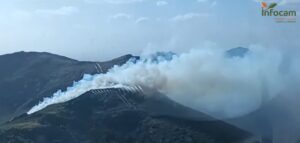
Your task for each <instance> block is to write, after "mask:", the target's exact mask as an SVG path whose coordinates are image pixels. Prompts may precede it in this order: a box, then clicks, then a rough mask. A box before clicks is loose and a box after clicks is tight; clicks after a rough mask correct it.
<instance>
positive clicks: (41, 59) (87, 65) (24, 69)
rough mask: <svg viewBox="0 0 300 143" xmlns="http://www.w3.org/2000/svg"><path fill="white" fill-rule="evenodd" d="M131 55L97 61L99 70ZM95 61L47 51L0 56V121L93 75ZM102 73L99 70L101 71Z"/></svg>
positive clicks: (120, 62) (116, 63) (104, 69)
mask: <svg viewBox="0 0 300 143" xmlns="http://www.w3.org/2000/svg"><path fill="white" fill-rule="evenodd" d="M131 57H132V56H131V55H126V56H123V57H120V58H117V59H114V60H112V61H108V62H98V64H99V65H101V67H102V72H106V71H107V70H108V69H109V68H111V67H112V66H113V65H121V64H124V63H125V62H126V61H127V60H128V59H129V58H131ZM95 65H96V62H81V61H76V60H73V59H69V58H66V57H63V56H58V55H53V54H50V53H37V52H18V53H14V54H7V55H2V56H0V67H1V69H0V123H3V122H4V121H7V120H10V119H12V118H13V117H15V116H17V115H20V114H22V113H25V112H27V111H28V110H29V109H30V108H31V107H32V106H33V105H35V104H37V103H38V102H39V101H41V100H42V99H43V98H44V97H49V96H52V94H53V93H54V92H56V91H57V90H59V89H65V88H66V87H67V86H70V85H72V83H73V81H77V80H79V79H81V78H82V76H83V74H84V73H86V74H94V73H96V72H98V71H99V69H98V71H97V69H96V68H95ZM100 72H101V71H100Z"/></svg>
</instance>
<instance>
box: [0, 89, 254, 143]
mask: <svg viewBox="0 0 300 143" xmlns="http://www.w3.org/2000/svg"><path fill="white" fill-rule="evenodd" d="M182 117H184V118H182ZM248 137H250V134H249V133H247V132H245V131H242V130H240V129H238V128H236V127H234V126H231V125H229V124H226V123H224V122H222V121H219V120H215V119H213V118H211V117H209V116H207V115H205V114H203V113H200V112H197V111H194V110H192V109H190V108H187V107H184V106H182V105H180V104H177V103H175V102H173V101H171V100H170V99H169V98H167V97H166V96H164V95H162V94H160V93H158V92H153V91H150V92H145V91H128V90H123V89H103V90H92V91H89V92H87V93H85V94H83V95H81V96H80V97H78V98H76V99H73V100H71V101H69V102H65V103H61V104H55V105H51V106H49V107H47V108H45V109H43V110H41V111H38V112H36V113H34V114H31V115H26V114H24V115H22V116H20V117H18V118H16V119H14V120H12V121H11V122H7V123H6V124H3V125H2V126H0V142H12V143H16V142H23V143H33V142H34V143H52V142H56V143H82V142H87V143H93V142H105V143H133V142H143V143H158V142H162V143H238V142H241V141H243V140H245V139H246V138H248Z"/></svg>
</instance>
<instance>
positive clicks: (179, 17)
mask: <svg viewBox="0 0 300 143" xmlns="http://www.w3.org/2000/svg"><path fill="white" fill-rule="evenodd" d="M208 16H210V14H208V13H186V14H180V15H177V16H175V17H173V18H172V21H176V22H177V21H187V20H190V19H194V18H199V17H208Z"/></svg>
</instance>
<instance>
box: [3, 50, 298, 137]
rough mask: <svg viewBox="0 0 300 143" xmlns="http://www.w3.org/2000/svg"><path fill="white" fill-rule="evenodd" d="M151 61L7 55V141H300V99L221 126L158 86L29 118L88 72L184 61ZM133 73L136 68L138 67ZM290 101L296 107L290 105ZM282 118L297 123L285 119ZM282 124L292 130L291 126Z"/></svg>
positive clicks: (82, 99)
mask: <svg viewBox="0 0 300 143" xmlns="http://www.w3.org/2000/svg"><path fill="white" fill-rule="evenodd" d="M252 52H253V51H251V50H249V49H247V48H242V47H239V48H234V49H231V50H228V51H226V52H225V53H224V52H223V56H224V58H227V59H229V60H230V61H239V60H241V59H243V58H244V57H247V56H248V55H251V54H253V53H252ZM151 59H152V60H151V61H143V59H141V58H140V57H135V56H132V55H125V56H122V57H120V58H116V59H113V60H111V61H107V62H82V61H76V60H73V59H69V58H66V57H62V56H58V55H53V54H50V53H36V52H18V53H14V54H8V55H2V56H0V66H1V67H3V70H2V68H1V71H0V77H1V78H0V79H1V80H0V102H1V104H0V119H1V121H2V125H0V142H12V143H15V142H16V143H17V142H28V143H36V142H37V143H48V142H49V143H50V142H67V143H68V142H70V143H71V142H72V143H73V142H90V143H94V142H108V143H110V142H111V143H113V142H120V143H121V142H128V143H130V142H149V143H150V142H153V143H156V142H166V143H168V142H170V143H173V142H207V143H213V142H224V143H235V142H251V143H252V142H254V141H257V142H261V143H267V142H274V143H276V142H278V143H280V142H282V141H287V142H290V143H294V142H295V141H298V140H299V138H298V137H299V136H298V135H297V134H296V132H298V131H299V128H298V121H299V118H298V116H294V115H296V114H297V113H296V110H291V109H290V107H294V108H296V107H298V106H297V105H296V103H297V101H298V98H297V96H276V97H274V98H271V99H270V98H269V97H268V96H267V95H268V94H266V95H264V96H262V97H263V98H265V99H263V100H262V101H263V102H266V103H268V104H264V106H262V107H259V108H258V109H256V110H254V111H251V112H249V113H245V114H244V115H241V116H235V117H233V118H231V119H226V120H223V119H222V120H220V119H218V118H216V117H213V116H211V115H208V114H207V113H205V112H200V111H199V110H198V111H197V110H195V108H191V107H190V106H185V105H184V104H181V103H179V102H177V101H178V100H176V98H175V100H174V99H172V98H174V97H172V96H170V95H166V94H164V93H163V92H161V91H160V90H159V89H155V88H151V87H150V88H149V87H146V86H141V87H132V88H129V89H126V88H107V89H91V90H87V91H85V92H83V94H80V96H78V97H77V98H75V99H70V101H67V102H63V103H59V104H53V105H52V104H49V106H48V107H46V108H43V109H42V110H39V111H37V112H34V113H33V114H30V115H27V114H26V112H27V111H29V109H30V108H31V107H33V106H34V105H36V104H37V103H39V102H40V101H43V98H45V97H51V96H52V95H53V93H55V92H56V91H57V90H62V91H63V92H64V91H67V90H66V89H67V87H69V86H70V85H72V84H73V82H74V81H79V80H80V79H82V77H83V75H84V74H91V75H93V74H98V73H107V72H108V73H109V74H112V71H114V70H115V71H118V67H117V68H116V67H114V66H115V65H119V68H121V69H122V67H123V68H124V69H126V66H128V65H126V64H125V63H126V62H127V61H130V62H131V63H134V64H136V63H137V64H140V63H139V61H143V63H149V62H150V63H154V65H161V63H168V62H170V61H171V62H172V60H174V59H175V60H178V55H176V54H175V53H172V52H169V53H156V54H155V55H152V58H151ZM275 62H276V60H275ZM134 64H133V65H134ZM150 65H151V64H150ZM144 66H145V65H144ZM225 66H228V65H224V67H225ZM230 66H231V65H230ZM113 67H114V68H113ZM129 67H130V68H131V69H134V68H132V67H131V65H130V64H129ZM178 68H179V67H178ZM109 69H113V70H112V71H109ZM116 69H117V70H116ZM146 69H147V70H149V69H151V68H148V67H146ZM181 70H182V69H178V71H177V72H180V71H181ZM150 71H152V70H150ZM154 71H155V70H154ZM117 73H118V72H117ZM133 73H135V72H133ZM114 74H115V73H114ZM114 74H112V75H114ZM120 74H121V75H123V76H125V75H124V74H122V72H121V73H120ZM149 74H151V73H149ZM103 75H105V74H103ZM103 75H101V74H100V75H98V76H99V77H100V78H101V77H102V76H103ZM135 75H139V73H136V74H135ZM96 76H97V75H96ZM157 78H159V77H157ZM96 79H97V77H96ZM187 79H189V78H187ZM194 79H195V80H196V81H197V78H195V77H194ZM96 81H97V80H96ZM97 82H98V81H97ZM191 82H194V81H191ZM148 83H151V82H148ZM83 87H84V86H83ZM95 87H98V86H95ZM153 87H155V86H153ZM290 89H295V88H294V87H290ZM191 92H192V91H191ZM292 93H293V92H291V93H288V94H292ZM187 96H189V95H187ZM290 97H292V98H290ZM291 99H294V100H293V102H290V100H291ZM44 101H45V100H44ZM206 101H207V100H206ZM225 101H226V100H225ZM259 101H260V100H259ZM279 101H280V102H279ZM281 101H284V102H281ZM287 102H289V103H290V105H291V106H290V105H289V106H287V105H285V104H283V103H287ZM228 103H230V104H231V102H228ZM215 104H217V103H215ZM224 105H226V104H224ZM279 109H280V110H279ZM204 111H205V110H204ZM282 114H284V115H286V116H287V117H290V118H284V117H283V118H280V117H281V115H282ZM291 115H293V116H291ZM281 122H286V123H289V124H288V126H285V124H281ZM281 131H283V132H285V133H280V132H281Z"/></svg>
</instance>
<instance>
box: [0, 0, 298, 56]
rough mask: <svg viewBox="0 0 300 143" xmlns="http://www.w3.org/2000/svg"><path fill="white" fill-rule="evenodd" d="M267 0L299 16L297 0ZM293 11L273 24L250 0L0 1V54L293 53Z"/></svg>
mask: <svg viewBox="0 0 300 143" xmlns="http://www.w3.org/2000/svg"><path fill="white" fill-rule="evenodd" d="M275 1H276V2H277V3H278V4H279V5H278V9H292V10H297V11H298V13H300V12H299V11H300V2H299V1H298V0H275ZM267 2H271V1H270V0H267ZM298 15H299V14H298ZM298 15H297V18H298V21H297V22H296V23H275V22H274V20H273V19H272V18H271V17H262V16H261V4H260V2H259V1H258V0H243V1H237V0H227V1H224V0H184V1H183V0H9V1H4V0H0V55H2V54H6V53H12V52H17V51H38V52H51V53H54V54H59V55H64V56H67V57H71V58H74V59H77V60H93V61H101V60H108V59H112V58H115V57H118V56H121V55H124V54H134V55H139V54H141V53H143V52H145V51H173V52H177V53H181V52H186V51H189V50H190V49H198V48H207V47H212V48H214V47H221V48H225V49H230V48H235V47H238V46H243V47H251V46H252V45H259V46H263V47H266V48H282V49H288V50H295V49H299V47H300V41H299V37H300V36H299V33H300V25H299V23H300V19H299V16H298Z"/></svg>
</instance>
